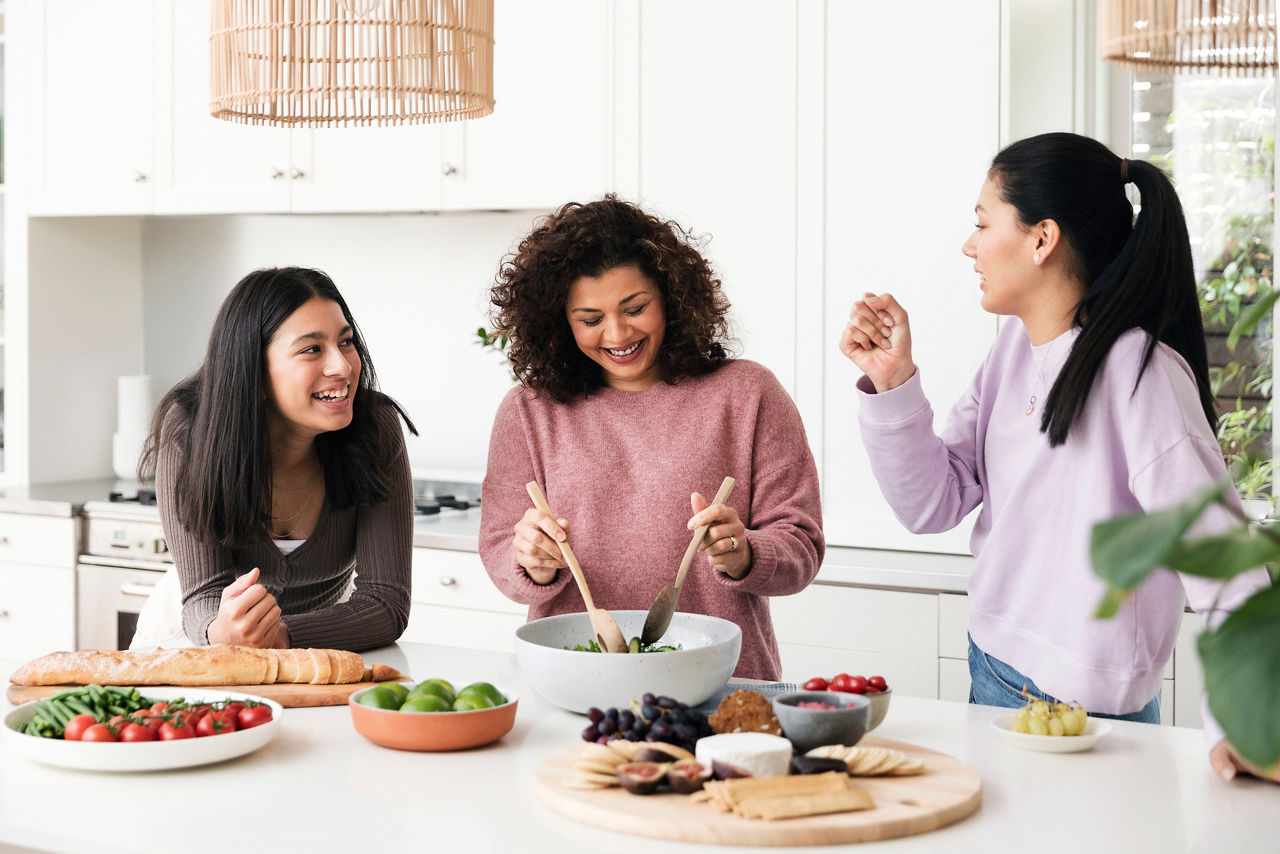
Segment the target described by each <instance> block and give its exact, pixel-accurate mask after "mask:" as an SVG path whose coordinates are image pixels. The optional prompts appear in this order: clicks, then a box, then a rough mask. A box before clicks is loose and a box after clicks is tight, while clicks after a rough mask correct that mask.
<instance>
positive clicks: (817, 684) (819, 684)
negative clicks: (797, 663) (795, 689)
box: [804, 676, 827, 691]
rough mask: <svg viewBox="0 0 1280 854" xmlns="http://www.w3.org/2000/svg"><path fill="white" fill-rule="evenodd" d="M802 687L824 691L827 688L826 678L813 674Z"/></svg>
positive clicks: (808, 689)
mask: <svg viewBox="0 0 1280 854" xmlns="http://www.w3.org/2000/svg"><path fill="white" fill-rule="evenodd" d="M804 689H805V690H806V691H825V690H827V680H825V679H823V678H822V677H821V676H815V677H813V678H812V679H810V680H809V681H808V682H806V683H804Z"/></svg>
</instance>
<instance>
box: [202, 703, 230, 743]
mask: <svg viewBox="0 0 1280 854" xmlns="http://www.w3.org/2000/svg"><path fill="white" fill-rule="evenodd" d="M235 731H236V716H235V714H234V713H232V712H231V711H230V710H229V709H214V710H213V711H211V712H209V713H208V714H207V715H205V716H204V717H202V718H201V719H200V721H199V722H198V723H197V724H196V735H198V736H202V737H203V736H207V735H222V734H223V733H226V732H235Z"/></svg>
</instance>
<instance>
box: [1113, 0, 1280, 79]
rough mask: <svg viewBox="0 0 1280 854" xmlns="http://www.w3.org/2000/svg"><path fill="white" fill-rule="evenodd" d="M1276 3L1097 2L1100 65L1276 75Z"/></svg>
mask: <svg viewBox="0 0 1280 854" xmlns="http://www.w3.org/2000/svg"><path fill="white" fill-rule="evenodd" d="M1276 2H1277V0H1099V3H1098V42H1099V53H1100V54H1101V55H1102V58H1103V59H1106V60H1110V61H1111V62H1114V63H1116V64H1118V65H1122V66H1125V67H1128V68H1132V69H1140V70H1146V71H1154V72H1162V73H1164V72H1173V71H1196V72H1220V73H1226V74H1234V75H1243V76H1265V75H1274V74H1275V72H1276Z"/></svg>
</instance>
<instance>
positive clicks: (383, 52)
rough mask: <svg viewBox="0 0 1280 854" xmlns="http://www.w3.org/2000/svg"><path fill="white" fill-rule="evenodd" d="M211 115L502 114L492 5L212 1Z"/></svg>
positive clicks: (378, 120) (284, 122) (315, 122)
mask: <svg viewBox="0 0 1280 854" xmlns="http://www.w3.org/2000/svg"><path fill="white" fill-rule="evenodd" d="M209 56H210V75H209V80H210V97H209V111H210V113H212V115H213V116H214V117H215V118H220V119H226V120H228V121H233V122H242V123H246V124H262V125H277V126H282V127H338V126H346V125H399V124H418V123H423V122H443V121H454V120H460V119H475V118H479V117H481V116H486V115H488V114H489V113H491V112H493V0H212V20H211V30H210V37H209Z"/></svg>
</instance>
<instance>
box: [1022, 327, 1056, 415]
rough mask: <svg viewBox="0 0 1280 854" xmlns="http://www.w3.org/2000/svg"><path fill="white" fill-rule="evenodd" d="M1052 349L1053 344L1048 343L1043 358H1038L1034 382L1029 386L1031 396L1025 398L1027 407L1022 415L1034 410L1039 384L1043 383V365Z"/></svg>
mask: <svg viewBox="0 0 1280 854" xmlns="http://www.w3.org/2000/svg"><path fill="white" fill-rule="evenodd" d="M1054 343H1057V342H1054ZM1052 351H1053V344H1050V345H1049V348H1048V349H1047V350H1045V351H1044V358H1043V359H1041V360H1040V370H1039V371H1038V372H1037V373H1036V384H1035V385H1034V386H1033V387H1032V388H1031V397H1029V398H1028V399H1027V408H1026V409H1025V410H1023V412H1022V414H1023V415H1030V414H1031V413H1033V412H1035V411H1036V399H1037V398H1036V396H1037V394H1038V393H1039V391H1040V388H1041V386H1043V385H1044V366H1045V363H1046V362H1048V361H1049V354H1050V353H1051V352H1052Z"/></svg>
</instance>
